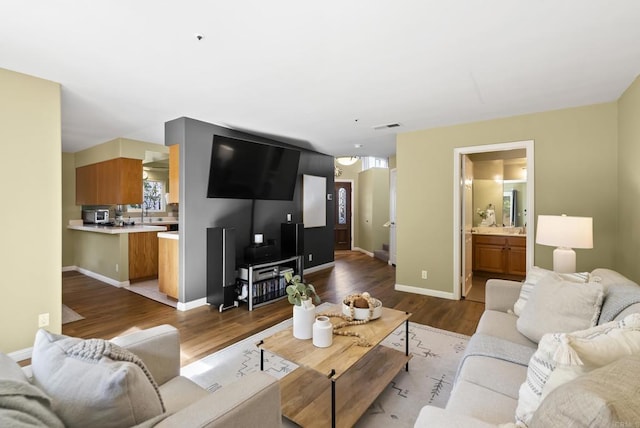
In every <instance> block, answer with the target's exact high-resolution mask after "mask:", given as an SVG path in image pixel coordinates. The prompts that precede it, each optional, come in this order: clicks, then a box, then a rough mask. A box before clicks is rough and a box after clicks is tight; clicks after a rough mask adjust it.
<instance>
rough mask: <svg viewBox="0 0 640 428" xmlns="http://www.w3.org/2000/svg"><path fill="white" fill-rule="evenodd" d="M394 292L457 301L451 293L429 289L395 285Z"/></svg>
mask: <svg viewBox="0 0 640 428" xmlns="http://www.w3.org/2000/svg"><path fill="white" fill-rule="evenodd" d="M395 289H396V291H404V292H406V293H414V294H421V295H423V296H431V297H439V298H441V299H449V300H458V299H456V298H455V296H454V295H453V293H449V292H446V291H440V290H431V289H429V288H421V287H414V286H411V285H402V284H396V285H395Z"/></svg>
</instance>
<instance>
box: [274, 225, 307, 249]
mask: <svg viewBox="0 0 640 428" xmlns="http://www.w3.org/2000/svg"><path fill="white" fill-rule="evenodd" d="M280 242H281V245H282V246H281V253H282V257H291V256H303V255H304V223H282V224H281V225H280Z"/></svg>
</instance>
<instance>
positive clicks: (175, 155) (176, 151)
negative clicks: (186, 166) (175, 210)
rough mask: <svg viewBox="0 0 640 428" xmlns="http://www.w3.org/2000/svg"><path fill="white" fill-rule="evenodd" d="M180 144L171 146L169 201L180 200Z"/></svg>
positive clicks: (175, 201) (172, 202)
mask: <svg viewBox="0 0 640 428" xmlns="http://www.w3.org/2000/svg"><path fill="white" fill-rule="evenodd" d="M179 165H180V145H178V144H174V145H173V146H169V201H168V202H169V203H170V204H177V203H179V202H180V187H179V183H180V166H179Z"/></svg>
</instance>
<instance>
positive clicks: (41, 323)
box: [38, 312, 49, 328]
mask: <svg viewBox="0 0 640 428" xmlns="http://www.w3.org/2000/svg"><path fill="white" fill-rule="evenodd" d="M48 325H49V313H48V312H47V313H46V314H40V315H38V328H42V327H46V326H48Z"/></svg>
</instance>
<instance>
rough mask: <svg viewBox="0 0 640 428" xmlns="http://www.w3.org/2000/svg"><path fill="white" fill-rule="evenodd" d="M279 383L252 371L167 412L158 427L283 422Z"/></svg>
mask: <svg viewBox="0 0 640 428" xmlns="http://www.w3.org/2000/svg"><path fill="white" fill-rule="evenodd" d="M280 406H281V403H280V384H279V383H278V380H277V379H276V378H275V377H273V376H271V375H268V374H266V373H264V372H255V373H252V374H250V375H249V376H247V377H244V378H242V379H240V380H238V381H237V382H233V383H231V384H229V385H227V386H225V387H223V388H221V389H218V390H217V391H215V392H214V393H212V394H210V395H207V396H206V397H203V398H201V399H200V400H198V401H196V402H195V403H193V404H191V405H189V406H187V407H185V408H184V409H182V410H180V411H179V412H176V413H174V414H172V415H169V416H168V417H167V418H165V419H163V420H162V421H161V422H160V423H158V424H157V425H155V426H156V427H157V428H173V427H175V428H182V427H260V428H275V427H281V426H282V413H281V410H280Z"/></svg>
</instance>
